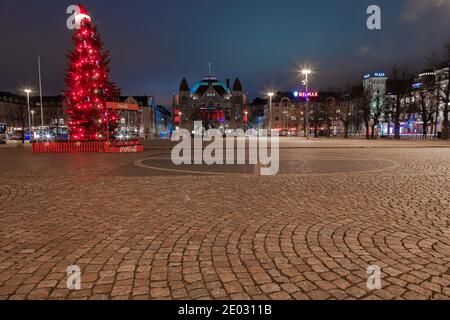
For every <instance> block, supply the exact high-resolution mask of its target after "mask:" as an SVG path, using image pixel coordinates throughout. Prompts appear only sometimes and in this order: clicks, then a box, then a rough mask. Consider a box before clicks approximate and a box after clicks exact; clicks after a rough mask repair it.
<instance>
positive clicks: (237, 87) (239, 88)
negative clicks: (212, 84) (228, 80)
mask: <svg viewBox="0 0 450 320" xmlns="http://www.w3.org/2000/svg"><path fill="white" fill-rule="evenodd" d="M233 91H242V84H241V81H240V80H239V78H236V80H235V81H234V84H233Z"/></svg>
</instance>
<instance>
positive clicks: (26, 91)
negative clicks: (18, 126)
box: [23, 89, 31, 135]
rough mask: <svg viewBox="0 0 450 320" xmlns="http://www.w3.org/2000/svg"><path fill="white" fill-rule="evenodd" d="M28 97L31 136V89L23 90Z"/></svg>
mask: <svg viewBox="0 0 450 320" xmlns="http://www.w3.org/2000/svg"><path fill="white" fill-rule="evenodd" d="M23 91H24V92H25V93H26V95H27V105H28V128H30V129H29V130H30V134H31V111H30V93H31V89H24V90H23ZM23 134H24V135H25V128H23Z"/></svg>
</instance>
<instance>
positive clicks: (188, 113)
mask: <svg viewBox="0 0 450 320" xmlns="http://www.w3.org/2000/svg"><path fill="white" fill-rule="evenodd" d="M172 114H173V124H174V127H175V128H177V127H178V128H182V129H187V130H189V131H192V130H194V122H195V121H202V122H203V127H204V128H205V129H220V130H222V131H225V130H227V129H247V128H248V122H249V121H248V120H249V119H248V115H249V102H248V96H247V93H246V92H244V90H243V87H242V84H241V82H240V80H239V79H236V80H235V81H234V83H233V86H230V81H229V80H226V82H225V83H223V82H222V81H220V80H218V78H217V77H216V76H213V75H209V76H206V77H204V78H203V79H202V80H201V81H199V82H197V83H195V84H194V85H193V86H192V87H191V86H189V83H188V82H187V80H186V79H183V80H182V81H181V84H180V88H179V92H178V93H177V94H175V95H174V97H173V106H172Z"/></svg>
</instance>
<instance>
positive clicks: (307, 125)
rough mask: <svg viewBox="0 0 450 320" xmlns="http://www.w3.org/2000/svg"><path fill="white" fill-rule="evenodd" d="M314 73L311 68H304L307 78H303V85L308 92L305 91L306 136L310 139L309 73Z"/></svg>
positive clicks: (303, 72)
mask: <svg viewBox="0 0 450 320" xmlns="http://www.w3.org/2000/svg"><path fill="white" fill-rule="evenodd" d="M311 73H312V71H311V70H310V69H303V70H302V74H303V75H304V76H305V79H304V80H303V85H304V86H305V89H306V92H305V97H306V124H305V126H306V130H305V131H306V132H305V133H306V138H307V139H308V140H309V131H310V128H309V92H308V91H309V90H308V85H309V78H308V77H309V75H310V74H311Z"/></svg>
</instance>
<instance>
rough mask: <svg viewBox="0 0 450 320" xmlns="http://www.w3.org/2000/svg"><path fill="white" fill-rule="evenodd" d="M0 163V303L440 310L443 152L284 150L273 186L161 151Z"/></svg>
mask: <svg viewBox="0 0 450 320" xmlns="http://www.w3.org/2000/svg"><path fill="white" fill-rule="evenodd" d="M0 159H1V163H2V170H1V172H0V179H1V183H0V205H1V210H0V299H1V300H5V299H19V300H22V299H257V300H263V299H296V300H308V299H313V300H316V299H320V300H321V299H339V300H341V299H408V300H410V299H439V300H448V299H449V298H450V144H448V143H444V142H411V141H399V142H393V141H369V142H366V141H362V140H352V141H344V140H337V139H336V140H325V139H324V140H320V139H319V140H313V141H305V140H301V139H284V140H282V142H281V150H280V174H279V175H277V176H273V177H263V176H259V175H258V174H255V172H256V171H255V170H253V169H254V168H252V167H247V166H245V167H242V168H233V166H231V167H226V166H217V167H202V166H200V167H195V168H190V167H179V168H176V167H174V166H173V165H171V164H170V160H169V159H170V145H169V144H168V143H164V142H155V143H152V144H150V145H148V146H147V148H146V152H145V153H144V154H125V155H121V154H117V155H112V154H43V155H33V154H31V151H30V149H29V148H25V149H24V150H18V149H17V148H15V146H12V145H7V146H0ZM183 171H184V172H183ZM197 171H198V173H196V172H197ZM72 265H76V266H79V267H80V269H81V289H80V290H69V289H68V288H67V279H68V275H67V273H66V270H67V268H68V267H69V266H72ZM371 265H376V266H379V267H380V268H381V286H382V287H381V289H375V290H370V289H368V287H367V279H368V274H367V268H368V267H369V266H371Z"/></svg>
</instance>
